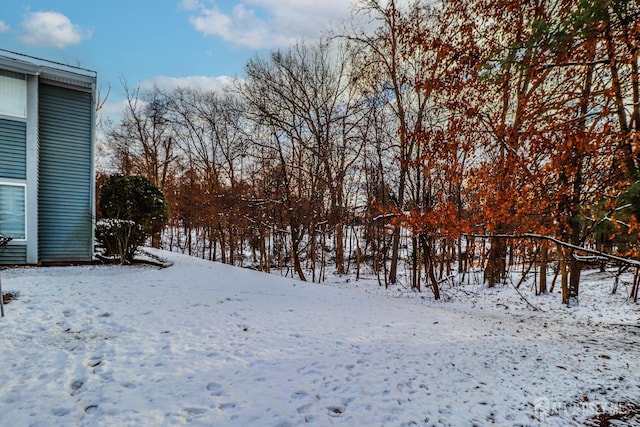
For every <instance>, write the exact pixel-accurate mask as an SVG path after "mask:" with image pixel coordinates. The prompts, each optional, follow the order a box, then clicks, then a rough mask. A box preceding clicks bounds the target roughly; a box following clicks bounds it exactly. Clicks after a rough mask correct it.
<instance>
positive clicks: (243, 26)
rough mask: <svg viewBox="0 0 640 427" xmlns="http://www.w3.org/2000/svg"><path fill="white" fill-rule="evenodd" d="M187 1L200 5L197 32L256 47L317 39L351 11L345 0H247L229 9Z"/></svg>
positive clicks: (194, 19) (194, 17) (195, 24)
mask: <svg viewBox="0 0 640 427" xmlns="http://www.w3.org/2000/svg"><path fill="white" fill-rule="evenodd" d="M187 4H188V5H190V6H196V5H197V8H195V7H192V8H191V9H190V10H194V11H195V10H197V14H194V15H192V16H191V17H190V18H189V22H191V24H192V25H193V27H194V28H195V29H196V30H197V31H199V32H201V33H203V34H205V35H207V36H214V37H220V38H222V39H224V40H227V41H229V42H231V43H234V44H236V45H239V46H246V47H250V48H256V49H257V48H269V47H281V46H287V45H289V44H291V43H293V42H295V41H297V40H299V39H301V38H305V39H308V40H309V39H315V38H317V37H318V36H320V34H321V33H322V31H323V30H325V29H327V28H328V26H329V25H330V24H331V23H339V22H340V21H342V20H343V19H345V18H347V17H348V16H349V13H350V2H349V1H345V0H324V1H322V2H319V1H316V0H244V1H242V2H240V3H239V4H237V5H236V6H234V7H233V9H232V10H231V11H229V12H224V11H222V10H221V9H220V8H218V7H216V6H212V7H207V6H206V5H204V4H203V3H199V2H197V1H196V0H183V6H185V5H187Z"/></svg>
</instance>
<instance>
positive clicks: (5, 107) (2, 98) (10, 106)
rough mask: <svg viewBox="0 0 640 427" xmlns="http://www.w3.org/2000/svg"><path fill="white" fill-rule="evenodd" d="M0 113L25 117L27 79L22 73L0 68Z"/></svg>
mask: <svg viewBox="0 0 640 427" xmlns="http://www.w3.org/2000/svg"><path fill="white" fill-rule="evenodd" d="M0 114H4V115H7V116H15V117H27V79H26V77H25V75H24V74H19V73H13V72H11V71H4V70H0Z"/></svg>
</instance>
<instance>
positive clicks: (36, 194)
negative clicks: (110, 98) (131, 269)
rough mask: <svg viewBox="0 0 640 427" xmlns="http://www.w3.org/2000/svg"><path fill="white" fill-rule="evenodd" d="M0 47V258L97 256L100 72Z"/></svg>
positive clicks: (42, 260) (45, 260)
mask: <svg viewBox="0 0 640 427" xmlns="http://www.w3.org/2000/svg"><path fill="white" fill-rule="evenodd" d="M3 55H4V54H0V234H2V235H5V236H8V237H11V238H12V239H13V240H12V241H11V242H10V244H9V245H8V246H7V247H5V248H4V249H3V250H1V251H0V264H58V263H71V262H86V261H90V260H91V259H92V257H93V237H94V225H93V224H94V221H93V219H94V213H95V200H94V191H95V190H94V187H95V178H94V176H95V174H94V146H95V103H96V100H95V97H96V79H97V77H96V73H95V72H93V71H90V70H84V69H80V68H76V67H68V66H64V65H62V64H57V63H51V62H49V61H46V60H41V59H37V58H33V57H27V56H22V55H19V54H13V53H12V52H10V55H7V56H3Z"/></svg>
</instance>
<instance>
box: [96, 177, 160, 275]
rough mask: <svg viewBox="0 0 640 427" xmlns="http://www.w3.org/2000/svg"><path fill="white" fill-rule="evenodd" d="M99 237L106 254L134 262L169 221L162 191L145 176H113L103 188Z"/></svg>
mask: <svg viewBox="0 0 640 427" xmlns="http://www.w3.org/2000/svg"><path fill="white" fill-rule="evenodd" d="M99 209H100V214H101V217H102V219H101V220H99V221H98V222H97V223H96V238H97V239H98V241H99V242H100V243H102V244H103V245H104V247H105V249H106V255H108V256H116V257H118V258H119V259H120V262H121V263H126V262H131V261H132V260H133V256H134V255H135V253H136V250H137V249H138V247H139V246H141V245H143V244H144V242H145V241H146V240H147V238H149V237H150V236H152V235H153V234H157V233H160V232H161V231H162V229H163V228H164V227H165V225H166V224H167V221H168V216H169V215H168V209H167V206H166V204H165V202H164V195H163V194H162V191H161V190H160V189H159V188H158V187H156V186H155V185H154V184H153V183H151V181H149V180H148V179H146V178H144V177H142V176H122V175H112V176H110V177H109V178H108V179H107V181H106V182H105V183H104V184H103V185H102V186H101V187H100V202H99Z"/></svg>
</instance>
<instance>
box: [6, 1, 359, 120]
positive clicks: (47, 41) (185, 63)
mask: <svg viewBox="0 0 640 427" xmlns="http://www.w3.org/2000/svg"><path fill="white" fill-rule="evenodd" d="M350 3H351V0H128V1H124V0H111V1H104V2H100V1H87V0H56V1H51V0H49V1H46V0H24V1H23V0H13V1H11V2H5V4H3V6H2V9H0V48H2V49H7V50H11V51H16V52H20V53H24V54H28V55H32V56H37V57H40V58H44V59H49V60H53V61H57V62H62V63H65V64H69V65H75V66H80V67H83V68H88V69H91V70H95V71H97V73H98V85H99V87H100V89H101V92H102V93H106V89H107V88H108V87H111V94H110V95H109V99H108V105H107V106H106V108H107V109H110V110H111V111H112V112H115V111H116V110H117V108H118V105H120V104H121V102H122V101H123V98H124V91H123V88H122V83H121V82H122V81H126V83H127V85H128V86H129V87H136V86H138V85H141V87H143V88H144V87H150V86H151V85H153V84H157V85H158V86H160V87H165V88H170V87H172V86H177V85H190V86H197V87H205V88H206V87H216V85H219V84H220V82H221V81H225V80H226V79H227V78H228V77H236V76H242V73H243V66H244V65H245V63H246V62H247V60H248V59H250V58H251V57H252V56H254V55H256V54H258V55H262V54H265V53H266V52H268V51H269V50H270V49H277V48H282V47H286V46H287V45H289V44H290V43H292V42H294V41H295V40H299V39H301V38H305V39H306V40H312V39H314V38H316V37H317V36H318V35H319V34H320V33H321V32H322V31H323V29H324V28H326V26H327V25H328V24H329V23H331V22H334V23H339V22H340V21H341V20H343V19H346V18H348V16H349V13H350ZM1 54H2V52H0V55H1Z"/></svg>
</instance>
